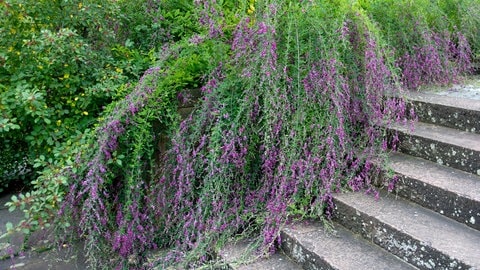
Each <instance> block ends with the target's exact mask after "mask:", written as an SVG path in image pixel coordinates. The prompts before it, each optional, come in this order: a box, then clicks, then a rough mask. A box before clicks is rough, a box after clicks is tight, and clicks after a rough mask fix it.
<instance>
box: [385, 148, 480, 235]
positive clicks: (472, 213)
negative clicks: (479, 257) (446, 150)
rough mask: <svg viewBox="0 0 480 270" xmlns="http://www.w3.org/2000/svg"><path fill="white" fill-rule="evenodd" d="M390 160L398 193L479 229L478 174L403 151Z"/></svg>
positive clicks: (479, 184) (479, 190) (479, 199)
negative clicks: (397, 179) (396, 177)
mask: <svg viewBox="0 0 480 270" xmlns="http://www.w3.org/2000/svg"><path fill="white" fill-rule="evenodd" d="M389 160H390V166H391V169H393V171H394V172H395V174H397V175H398V176H400V179H399V181H398V182H397V184H396V185H395V193H396V194H398V195H400V196H402V197H404V198H406V199H408V200H410V201H412V202H415V203H417V204H419V205H421V206H423V207H426V208H428V209H431V210H433V211H435V212H437V213H440V214H442V215H445V216H447V217H449V218H452V219H454V220H456V221H458V222H461V223H464V224H466V225H467V226H470V227H472V228H474V229H477V230H480V177H479V176H476V175H473V174H470V173H466V172H463V171H460V170H456V169H452V168H449V167H445V166H442V165H439V164H436V163H433V162H431V161H427V160H424V159H420V158H415V157H412V156H408V155H404V154H401V153H394V154H391V155H390V158H389Z"/></svg>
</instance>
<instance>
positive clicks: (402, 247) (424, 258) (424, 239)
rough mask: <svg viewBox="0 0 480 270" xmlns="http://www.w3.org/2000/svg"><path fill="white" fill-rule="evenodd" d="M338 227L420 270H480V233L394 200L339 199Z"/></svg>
mask: <svg viewBox="0 0 480 270" xmlns="http://www.w3.org/2000/svg"><path fill="white" fill-rule="evenodd" d="M334 202H335V204H336V217H335V221H336V222H338V223H340V224H341V225H343V226H344V227H345V228H347V229H349V230H351V231H352V232H354V233H358V234H361V235H362V236H363V237H364V238H365V239H368V240H370V241H372V242H373V243H375V244H377V245H379V246H381V247H382V248H384V249H385V250H387V251H389V252H391V253H392V254H394V255H396V256H398V257H399V258H401V259H402V260H404V261H406V262H408V263H410V264H412V265H414V266H416V267H418V268H420V269H480V253H479V251H480V232H479V231H477V230H475V229H472V228H470V227H468V226H466V225H464V224H461V223H458V222H456V221H453V220H451V219H449V218H447V217H445V216H442V215H440V214H438V213H435V212H433V211H431V210H428V209H426V208H423V207H421V206H418V205H416V204H413V203H409V202H408V201H406V200H404V199H401V198H395V196H394V195H392V194H389V195H387V194H381V196H380V199H378V200H375V199H374V198H372V197H371V196H366V195H365V194H362V193H348V194H336V195H335V196H334Z"/></svg>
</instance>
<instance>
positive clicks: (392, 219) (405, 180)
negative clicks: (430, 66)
mask: <svg viewBox="0 0 480 270" xmlns="http://www.w3.org/2000/svg"><path fill="white" fill-rule="evenodd" d="M407 97H408V99H410V100H411V101H412V104H413V106H414V107H415V110H416V113H417V115H418V117H419V122H418V123H417V124H416V125H415V129H414V130H413V131H412V130H409V129H408V128H404V127H400V126H398V127H393V128H392V129H391V131H392V132H397V133H398V136H399V139H400V142H401V143H400V146H399V150H400V151H399V153H393V154H391V156H390V160H391V169H392V170H393V171H394V172H395V174H397V175H398V176H399V181H398V182H397V184H396V188H395V191H394V192H393V193H387V192H384V191H382V192H381V196H380V199H378V200H375V199H374V198H373V197H371V196H366V195H365V194H362V193H346V194H336V195H335V197H334V202H335V204H336V215H335V218H334V232H333V233H332V232H329V231H328V230H326V229H325V228H324V227H323V225H322V224H321V223H320V222H315V221H311V222H302V223H296V224H291V225H289V226H288V227H287V228H285V229H284V230H282V232H281V238H282V244H281V249H280V251H279V252H278V253H277V254H275V255H274V256H272V257H271V258H269V259H262V260H260V261H256V262H255V263H253V264H248V265H235V264H234V263H230V265H231V268H233V269H256V270H260V269H355V270H360V269H480V100H471V99H462V98H452V97H446V96H441V95H436V94H432V93H409V94H408V96H407ZM242 245H243V246H242ZM242 247H243V248H244V247H245V243H242V244H240V245H236V246H230V247H229V248H227V249H226V250H225V251H223V252H222V254H221V255H222V256H223V257H224V258H225V260H227V261H229V262H233V261H234V259H235V258H236V255H235V254H239V251H238V250H241V248H242Z"/></svg>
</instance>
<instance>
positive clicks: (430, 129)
mask: <svg viewBox="0 0 480 270" xmlns="http://www.w3.org/2000/svg"><path fill="white" fill-rule="evenodd" d="M390 129H391V131H393V132H395V131H398V138H399V140H400V146H399V149H400V151H401V152H403V153H405V154H409V155H412V156H417V157H421V158H423V159H427V160H430V161H433V162H436V163H438V164H440V165H445V166H449V167H452V168H455V169H459V170H462V171H466V172H470V173H473V174H477V175H480V134H474V133H470V132H464V131H458V130H455V129H451V128H447V127H442V126H437V125H433V124H427V123H422V122H417V123H416V124H415V129H414V130H413V131H412V130H410V129H409V128H408V127H405V126H400V125H399V126H394V127H392V128H390Z"/></svg>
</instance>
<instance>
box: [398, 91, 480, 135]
mask: <svg viewBox="0 0 480 270" xmlns="http://www.w3.org/2000/svg"><path fill="white" fill-rule="evenodd" d="M406 97H407V99H408V100H410V101H412V103H413V106H414V108H415V113H416V115H417V116H418V118H419V120H420V121H422V122H426V123H431V124H437V125H442V126H445V127H450V128H455V129H459V130H462V131H469V132H475V133H480V102H479V101H478V100H473V99H466V98H453V97H448V96H441V95H437V94H434V93H428V92H407V94H406Z"/></svg>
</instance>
